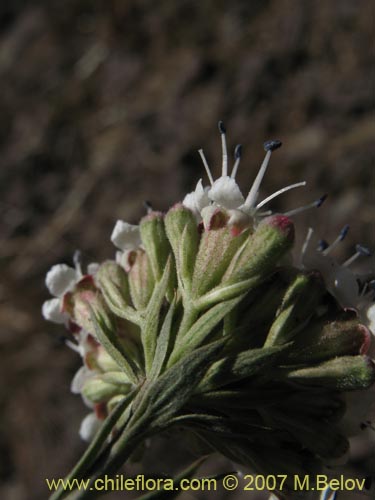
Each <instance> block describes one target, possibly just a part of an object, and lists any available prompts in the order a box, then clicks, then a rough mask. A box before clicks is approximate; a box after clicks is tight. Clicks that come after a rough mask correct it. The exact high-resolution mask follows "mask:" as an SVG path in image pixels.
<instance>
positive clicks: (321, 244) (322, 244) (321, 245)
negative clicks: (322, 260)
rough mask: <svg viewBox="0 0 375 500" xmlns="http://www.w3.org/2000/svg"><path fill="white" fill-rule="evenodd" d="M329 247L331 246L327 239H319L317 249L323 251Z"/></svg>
mask: <svg viewBox="0 0 375 500" xmlns="http://www.w3.org/2000/svg"><path fill="white" fill-rule="evenodd" d="M327 248H329V244H328V242H327V241H326V240H319V243H318V248H317V251H318V252H323V251H324V250H326V249H327Z"/></svg>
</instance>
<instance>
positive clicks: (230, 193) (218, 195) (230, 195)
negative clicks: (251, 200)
mask: <svg viewBox="0 0 375 500" xmlns="http://www.w3.org/2000/svg"><path fill="white" fill-rule="evenodd" d="M208 196H209V197H210V199H211V200H212V201H214V202H215V203H217V204H218V205H221V206H222V207H224V208H228V209H234V208H238V207H240V206H241V205H242V204H243V203H244V201H245V199H244V197H243V196H242V193H241V191H240V188H239V187H238V185H237V183H236V181H235V180H234V179H232V178H231V177H228V176H226V177H220V178H219V179H218V180H217V181H215V182H214V184H213V186H212V188H211V189H210V190H209V192H208Z"/></svg>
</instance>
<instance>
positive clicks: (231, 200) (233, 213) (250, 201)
mask: <svg viewBox="0 0 375 500" xmlns="http://www.w3.org/2000/svg"><path fill="white" fill-rule="evenodd" d="M219 130H220V134H221V143H222V171H221V176H220V177H219V178H218V179H216V180H214V178H213V176H212V173H211V170H210V167H209V166H208V163H207V160H206V157H205V155H204V153H203V150H202V149H200V150H199V154H200V156H201V158H202V162H203V165H204V168H205V170H206V173H207V177H208V179H209V181H210V184H211V186H210V187H203V185H202V180H201V179H200V180H199V182H198V184H197V186H196V188H195V190H194V191H192V192H191V193H188V194H187V195H186V196H185V198H184V200H183V202H182V203H183V205H184V206H185V207H187V208H189V209H190V210H191V211H192V212H193V213H194V214H195V216H196V217H197V218H198V219H199V220H202V218H203V213H205V215H206V216H207V213H208V212H207V207H214V209H216V208H222V209H224V210H227V211H228V213H229V216H230V218H229V225H230V226H233V225H235V224H237V223H239V224H240V225H243V224H245V223H247V224H248V223H249V222H250V217H258V216H261V214H259V213H258V211H259V209H260V208H261V207H263V206H264V205H266V204H267V203H268V202H269V201H271V200H272V199H274V198H276V197H277V196H279V195H280V194H282V193H284V192H286V191H289V190H290V189H294V188H296V187H300V186H304V185H305V184H306V183H305V182H299V183H297V184H292V185H290V186H286V187H284V188H282V189H280V190H278V191H277V192H276V193H273V194H272V195H270V196H268V197H267V198H266V199H265V200H263V201H262V202H260V203H258V204H256V200H257V198H258V195H259V188H260V185H261V182H262V180H263V177H264V175H265V173H266V170H267V167H268V164H269V161H270V158H271V154H272V151H274V150H275V149H278V148H279V147H280V146H281V142H280V141H277V140H275V141H267V142H266V143H264V149H265V151H266V156H265V158H264V160H263V163H262V165H261V167H260V169H259V172H258V174H257V176H256V178H255V180H254V183H253V185H252V187H251V189H250V191H249V193H248V195H247V197H246V199H245V198H244V196H243V194H242V193H241V190H240V188H239V187H238V184H237V183H236V180H235V179H236V174H237V170H238V167H239V164H240V160H241V151H242V148H241V145H240V144H238V145H237V146H236V148H235V152H234V165H233V168H232V171H231V174H230V175H228V155H227V145H226V135H225V127H224V125H223V123H222V122H219Z"/></svg>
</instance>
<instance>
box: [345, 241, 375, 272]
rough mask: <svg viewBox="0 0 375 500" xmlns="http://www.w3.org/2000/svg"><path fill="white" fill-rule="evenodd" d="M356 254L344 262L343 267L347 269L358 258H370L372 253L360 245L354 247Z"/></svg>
mask: <svg viewBox="0 0 375 500" xmlns="http://www.w3.org/2000/svg"><path fill="white" fill-rule="evenodd" d="M355 249H356V252H355V254H353V255H352V256H351V257H349V259H348V260H346V261H345V262H344V264H343V267H349V266H350V265H351V264H353V262H355V261H356V260H357V259H358V257H371V255H372V252H371V250H370V249H369V248H366V247H364V246H362V245H356V246H355Z"/></svg>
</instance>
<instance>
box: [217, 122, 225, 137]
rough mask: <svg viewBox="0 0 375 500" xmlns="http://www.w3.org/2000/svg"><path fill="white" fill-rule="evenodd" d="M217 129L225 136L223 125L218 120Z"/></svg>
mask: <svg viewBox="0 0 375 500" xmlns="http://www.w3.org/2000/svg"><path fill="white" fill-rule="evenodd" d="M218 127H219V131H220V134H225V133H226V131H227V130H226V128H225V126H224V123H223V122H222V121H221V120H220V121H219V123H218Z"/></svg>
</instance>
